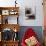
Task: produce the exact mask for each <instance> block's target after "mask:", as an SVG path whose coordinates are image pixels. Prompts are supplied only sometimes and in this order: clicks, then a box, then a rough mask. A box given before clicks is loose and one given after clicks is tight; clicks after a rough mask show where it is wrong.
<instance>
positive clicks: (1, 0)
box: [0, 0, 43, 26]
mask: <svg viewBox="0 0 46 46" xmlns="http://www.w3.org/2000/svg"><path fill="white" fill-rule="evenodd" d="M14 1H15V0H9V1H8V0H0V6H14V5H15V3H14ZM17 2H18V5H19V7H20V9H19V15H20V16H19V24H20V25H21V26H43V10H42V8H43V7H42V0H39V1H38V0H17ZM25 7H31V8H33V9H34V8H36V19H35V20H26V19H25Z"/></svg>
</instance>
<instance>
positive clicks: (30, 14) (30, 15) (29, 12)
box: [25, 8, 35, 20]
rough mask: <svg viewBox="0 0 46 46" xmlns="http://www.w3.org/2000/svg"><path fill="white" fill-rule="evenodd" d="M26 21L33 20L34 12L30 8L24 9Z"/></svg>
mask: <svg viewBox="0 0 46 46" xmlns="http://www.w3.org/2000/svg"><path fill="white" fill-rule="evenodd" d="M25 16H26V19H27V20H29V19H35V12H34V11H33V10H32V9H31V8H25Z"/></svg>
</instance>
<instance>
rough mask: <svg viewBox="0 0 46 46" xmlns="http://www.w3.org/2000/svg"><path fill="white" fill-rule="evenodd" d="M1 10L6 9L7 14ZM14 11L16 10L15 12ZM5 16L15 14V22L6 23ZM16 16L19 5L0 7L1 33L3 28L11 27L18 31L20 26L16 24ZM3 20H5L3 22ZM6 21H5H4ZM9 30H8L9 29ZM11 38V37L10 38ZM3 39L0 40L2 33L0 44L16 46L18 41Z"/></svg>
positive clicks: (0, 45)
mask: <svg viewBox="0 0 46 46" xmlns="http://www.w3.org/2000/svg"><path fill="white" fill-rule="evenodd" d="M2 10H4V11H5V10H8V11H7V12H8V14H5V13H7V12H6V11H5V12H4V13H3V12H2ZM10 12H13V13H14V14H12V13H10ZM15 12H17V13H16V14H15ZM7 16H14V17H16V16H17V24H8V22H7V21H6V20H7V19H6V20H5V17H7ZM18 17H19V7H0V20H1V24H0V32H1V33H2V32H3V30H4V29H6V28H8V29H11V30H13V31H14V33H15V32H17V33H18V31H19V29H20V26H19V24H18ZM3 20H5V21H4V22H3ZM6 22H7V23H6ZM11 30H10V31H11ZM10 40H11V39H10ZM10 40H9V41H4V40H2V34H1V41H0V46H18V42H19V41H13V40H11V41H10Z"/></svg>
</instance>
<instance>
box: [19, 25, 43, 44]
mask: <svg viewBox="0 0 46 46" xmlns="http://www.w3.org/2000/svg"><path fill="white" fill-rule="evenodd" d="M20 28H21V29H20V32H19V39H20V42H21V40H22V38H23V36H24V33H25V31H26V30H27V29H28V28H32V29H33V30H34V31H35V32H36V34H37V37H38V39H39V41H40V42H41V43H43V30H42V27H41V26H21V27H20Z"/></svg>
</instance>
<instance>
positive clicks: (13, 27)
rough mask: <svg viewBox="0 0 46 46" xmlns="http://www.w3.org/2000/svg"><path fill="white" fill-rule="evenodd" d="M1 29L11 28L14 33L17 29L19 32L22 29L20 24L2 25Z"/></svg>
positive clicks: (0, 25)
mask: <svg viewBox="0 0 46 46" xmlns="http://www.w3.org/2000/svg"><path fill="white" fill-rule="evenodd" d="M0 27H1V31H2V30H3V29H5V28H9V29H12V30H13V31H14V30H15V29H16V30H17V32H18V31H19V29H20V26H19V24H0Z"/></svg>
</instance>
